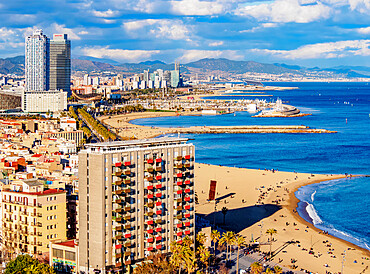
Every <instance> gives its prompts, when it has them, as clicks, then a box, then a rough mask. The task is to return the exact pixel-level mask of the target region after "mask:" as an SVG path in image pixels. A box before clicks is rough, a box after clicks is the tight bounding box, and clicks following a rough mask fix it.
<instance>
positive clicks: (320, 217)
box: [132, 82, 370, 250]
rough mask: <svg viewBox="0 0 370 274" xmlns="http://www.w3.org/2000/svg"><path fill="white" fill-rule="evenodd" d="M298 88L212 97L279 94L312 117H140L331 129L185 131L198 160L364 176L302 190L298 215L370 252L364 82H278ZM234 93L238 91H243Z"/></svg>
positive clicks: (368, 90) (155, 122)
mask: <svg viewBox="0 0 370 274" xmlns="http://www.w3.org/2000/svg"><path fill="white" fill-rule="evenodd" d="M264 84H265V85H268V86H285V87H298V89H294V90H284V91H275V90H272V91H266V94H269V95H272V96H269V97H258V96H256V97H250V96H246V97H243V96H238V97H232V96H224V97H219V96H210V97H207V98H209V99H218V100H235V99H240V100H243V99H245V100H250V99H254V98H259V99H260V100H266V101H271V102H274V101H276V100H277V99H278V98H280V99H282V101H283V102H285V103H287V104H290V105H293V106H295V107H297V108H299V109H300V110H301V112H303V113H310V114H312V115H310V116H303V117H290V118H279V117H276V118H253V117H252V116H253V115H254V114H251V113H248V112H236V113H235V114H226V115H215V116H209V115H206V116H174V117H158V118H150V119H138V120H134V121H132V123H134V124H139V125H146V126H156V127H189V126H195V125H196V126H226V125H227V126H237V125H305V126H309V127H312V128H322V129H328V130H333V131H337V133H334V134H186V135H185V134H184V135H181V136H182V137H187V138H190V139H191V142H192V143H193V144H194V145H195V147H196V161H197V162H200V163H208V164H215V165H224V166H235V167H241V168H254V169H265V168H267V169H276V170H282V171H297V172H308V173H321V174H345V173H347V174H353V175H365V176H361V177H356V178H353V177H352V178H348V179H340V180H331V181H327V182H321V183H318V184H312V185H307V186H304V187H301V188H300V189H299V190H298V191H297V192H296V193H295V194H296V196H297V198H298V199H299V200H300V201H301V202H300V203H299V205H298V212H299V214H300V215H301V216H302V217H303V218H304V219H306V220H307V221H309V222H312V223H313V224H314V225H315V226H316V227H318V228H320V229H322V230H324V231H328V232H329V234H332V235H334V236H337V237H339V238H342V239H345V240H347V241H349V242H352V243H354V244H356V245H358V246H360V247H363V248H366V249H368V250H370V229H369V226H368V223H369V221H370V217H369V216H370V206H369V205H370V177H366V175H370V83H368V82H361V83H358V82H346V83H344V82H334V83H333V82H331V83H326V82H310V83H304V82H284V83H283V82H279V83H264ZM241 94H242V93H240V91H238V95H241Z"/></svg>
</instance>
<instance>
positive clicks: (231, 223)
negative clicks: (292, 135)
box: [101, 112, 370, 273]
mask: <svg viewBox="0 0 370 274" xmlns="http://www.w3.org/2000/svg"><path fill="white" fill-rule="evenodd" d="M175 115H177V114H176V113H174V112H145V113H132V114H128V115H119V116H116V117H111V118H110V119H109V118H108V117H102V118H101V120H103V121H104V122H106V123H107V124H109V125H111V126H112V127H116V128H120V129H121V130H120V131H119V132H120V135H121V136H123V137H126V138H130V137H133V136H135V137H136V138H138V139H142V138H150V137H155V136H158V135H161V134H166V133H168V132H166V130H165V129H163V128H156V127H143V126H139V125H133V124H130V123H129V121H131V120H133V119H140V118H150V117H160V116H175ZM343 177H345V176H344V175H334V176H332V175H318V174H316V175H314V176H312V174H307V173H295V172H281V171H271V170H256V169H244V168H232V167H225V166H215V165H208V164H199V163H197V164H196V166H195V182H196V183H195V189H196V192H197V195H198V198H199V204H198V205H197V206H196V212H197V213H198V214H201V215H203V216H204V218H206V219H208V220H209V221H210V222H213V221H215V222H216V224H221V225H222V223H223V215H222V213H221V209H222V207H227V209H228V212H227V214H226V216H225V220H226V223H225V229H228V228H229V229H230V230H234V231H236V232H238V233H240V234H241V235H243V236H245V237H246V239H247V240H248V241H250V240H252V239H253V240H254V241H258V242H259V243H261V251H264V252H268V251H269V249H270V245H269V244H268V238H269V236H268V235H267V234H266V233H265V232H266V230H267V229H269V228H274V229H276V230H277V234H276V235H274V239H275V240H274V241H273V242H272V250H273V251H276V253H277V252H278V253H277V254H276V256H275V257H274V258H273V261H274V262H275V263H279V264H280V265H282V266H286V267H292V266H293V265H294V266H296V267H297V268H295V270H296V271H299V270H301V269H305V270H309V271H312V272H313V273H326V271H328V272H331V273H338V272H341V268H342V259H343V255H342V254H343V252H344V251H346V252H345V264H344V271H343V272H344V273H366V271H368V269H367V268H369V265H370V261H369V260H368V259H369V258H370V252H369V251H368V250H365V249H362V248H359V247H357V246H355V245H353V244H351V243H349V242H346V241H344V240H341V239H338V238H336V237H333V236H330V235H326V234H324V233H323V232H322V231H320V230H319V229H317V228H315V227H314V226H313V225H312V224H311V223H308V222H306V221H304V220H303V219H302V218H301V217H300V216H299V215H298V213H297V212H296V208H297V203H298V199H297V198H296V197H295V195H294V192H295V191H296V190H297V189H298V188H299V187H301V186H303V185H306V184H311V183H318V182H320V181H324V180H332V179H339V178H343ZM210 180H216V181H217V188H216V191H217V195H216V198H219V202H218V204H217V213H216V214H215V216H214V213H213V212H214V206H215V204H214V202H207V197H208V191H209V183H210ZM279 200H280V201H279ZM276 201H279V202H278V204H276ZM311 248H313V249H312V250H311V251H312V252H311V253H313V254H310V249H311ZM364 258H365V259H364ZM366 258H367V259H366ZM292 262H294V263H292ZM365 269H367V270H365Z"/></svg>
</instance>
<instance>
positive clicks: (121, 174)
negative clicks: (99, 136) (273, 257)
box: [79, 137, 195, 273]
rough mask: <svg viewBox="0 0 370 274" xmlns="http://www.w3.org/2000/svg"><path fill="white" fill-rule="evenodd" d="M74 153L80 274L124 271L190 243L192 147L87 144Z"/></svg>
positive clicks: (180, 141)
mask: <svg viewBox="0 0 370 274" xmlns="http://www.w3.org/2000/svg"><path fill="white" fill-rule="evenodd" d="M86 147H87V149H86V150H83V151H81V152H80V153H79V264H80V271H84V272H85V273H93V272H94V271H98V270H100V271H102V273H105V271H108V270H116V271H120V272H121V271H124V270H125V269H127V267H129V266H130V265H131V264H133V263H134V262H135V261H136V260H139V259H142V258H144V257H146V256H148V255H150V254H152V253H154V252H168V251H169V250H170V243H171V242H173V241H182V238H183V237H185V236H189V237H190V238H192V239H194V233H195V232H194V229H195V228H194V225H195V224H194V146H193V145H192V144H188V143H187V139H184V138H167V137H163V138H156V139H147V140H138V141H124V142H112V143H99V144H88V145H86Z"/></svg>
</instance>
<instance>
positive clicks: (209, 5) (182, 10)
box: [170, 0, 227, 15]
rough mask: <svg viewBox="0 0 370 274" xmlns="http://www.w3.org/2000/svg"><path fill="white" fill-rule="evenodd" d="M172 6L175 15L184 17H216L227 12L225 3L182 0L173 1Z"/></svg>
mask: <svg viewBox="0 0 370 274" xmlns="http://www.w3.org/2000/svg"><path fill="white" fill-rule="evenodd" d="M226 3H227V2H226ZM170 4H171V5H172V11H173V12H174V13H176V14H182V15H214V14H221V13H224V12H225V10H226V5H225V2H223V1H219V2H218V1H199V0H182V1H171V2H170Z"/></svg>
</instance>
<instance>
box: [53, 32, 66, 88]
mask: <svg viewBox="0 0 370 274" xmlns="http://www.w3.org/2000/svg"><path fill="white" fill-rule="evenodd" d="M49 52H50V53H49V59H50V81H49V82H50V90H63V91H66V92H68V93H69V92H70V91H71V88H70V85H71V41H70V40H68V38H67V34H54V35H53V40H51V41H50V51H49Z"/></svg>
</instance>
